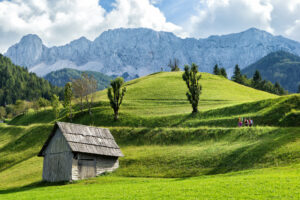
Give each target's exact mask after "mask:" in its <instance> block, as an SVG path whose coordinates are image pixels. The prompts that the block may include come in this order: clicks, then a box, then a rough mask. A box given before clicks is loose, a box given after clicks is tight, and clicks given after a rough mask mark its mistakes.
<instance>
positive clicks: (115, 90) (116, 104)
mask: <svg viewBox="0 0 300 200" xmlns="http://www.w3.org/2000/svg"><path fill="white" fill-rule="evenodd" d="M123 84H124V79H123V78H122V77H118V78H116V79H115V80H112V81H111V82H110V86H111V87H109V88H108V90H107V96H108V99H109V102H110V106H111V108H112V109H113V110H114V119H115V120H118V118H119V109H120V106H121V104H122V101H123V98H124V95H125V93H126V87H123V88H122V86H123Z"/></svg>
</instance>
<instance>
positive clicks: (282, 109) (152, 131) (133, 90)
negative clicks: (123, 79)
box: [0, 72, 300, 199]
mask: <svg viewBox="0 0 300 200" xmlns="http://www.w3.org/2000/svg"><path fill="white" fill-rule="evenodd" d="M181 75H182V72H174V73H173V72H172V73H157V74H153V75H149V76H146V77H142V78H139V79H136V80H132V81H130V82H127V83H126V87H127V89H128V92H127V93H126V96H125V100H124V105H122V106H121V112H120V120H119V121H118V122H114V121H113V116H112V111H111V109H110V108H109V103H108V100H107V98H106V91H100V92H97V94H96V97H97V98H96V99H97V102H96V103H95V105H94V107H93V110H92V111H93V117H90V116H89V115H88V113H87V112H86V111H84V112H83V113H80V112H79V111H77V112H76V113H75V118H74V120H73V122H75V123H82V124H87V125H96V126H103V127H109V128H110V130H111V132H112V134H113V135H114V137H115V139H116V141H117V143H118V144H119V145H120V147H121V150H122V152H123V153H124V154H125V157H123V158H121V159H120V168H119V169H118V170H117V171H116V172H114V173H112V174H110V175H105V176H101V177H97V178H93V179H89V180H83V181H78V182H75V183H73V184H61V183H60V184H54V185H53V184H50V185H49V184H47V183H42V182H40V181H41V174H42V159H41V158H39V157H36V154H37V153H38V151H39V150H40V148H41V146H42V145H43V143H44V141H45V140H46V138H47V137H48V135H49V133H50V131H51V129H52V126H53V123H54V117H53V114H52V113H51V111H50V110H42V111H40V112H39V113H29V114H27V115H21V116H18V117H16V118H15V119H13V120H12V121H11V122H10V124H9V125H1V126H0V177H1V180H2V181H1V182H0V195H1V197H2V198H4V199H41V198H50V199H83V198H86V199H95V198H97V199H133V198H138V199H191V198H192V199H193V198H201V199H224V198H227V199H292V198H297V197H299V194H300V188H299V184H298V182H299V181H300V178H299V177H300V176H299V175H300V165H299V164H300V163H299V162H300V124H299V121H300V120H299V119H300V117H299V116H300V112H299V111H300V95H289V96H284V97H278V96H276V95H272V94H269V93H266V92H262V91H258V90H255V89H252V88H248V87H245V86H242V85H239V84H236V83H234V82H232V81H229V80H227V79H224V78H222V77H219V76H214V75H211V74H207V73H203V74H202V77H203V79H202V80H201V84H202V86H203V91H202V96H201V103H200V107H199V108H200V111H201V112H200V113H199V114H197V115H191V114H190V113H191V106H190V105H189V104H188V102H187V100H186V97H185V91H186V86H185V85H184V83H183V81H182V79H181ZM74 108H75V110H76V106H75V107H74ZM78 110H79V109H78ZM239 116H243V117H252V118H253V119H254V123H255V127H252V128H247V127H243V128H237V127H236V126H237V119H238V117H239ZM60 120H61V121H67V119H66V118H65V117H64V111H62V112H61V119H60Z"/></svg>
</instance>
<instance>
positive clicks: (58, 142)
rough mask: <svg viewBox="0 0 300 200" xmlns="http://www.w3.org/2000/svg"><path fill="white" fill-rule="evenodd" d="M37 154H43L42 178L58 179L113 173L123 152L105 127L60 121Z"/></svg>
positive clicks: (73, 178) (77, 178)
mask: <svg viewBox="0 0 300 200" xmlns="http://www.w3.org/2000/svg"><path fill="white" fill-rule="evenodd" d="M38 156H43V157H44V166H43V180H44V181H49V182H58V181H72V180H79V179H85V178H89V177H94V176H97V175H99V174H102V173H104V172H111V171H113V170H115V169H117V168H118V167H119V161H118V158H119V157H121V156H123V154H122V152H121V150H120V148H119V146H118V145H117V144H116V142H115V140H114V137H113V136H112V135H111V133H110V131H109V130H108V129H106V128H97V127H90V126H84V125H78V124H71V123H64V122H57V123H56V124H55V126H54V128H53V131H52V133H51V135H50V136H49V138H48V139H47V141H46V143H45V144H44V146H43V147H42V149H41V151H40V153H39V154H38Z"/></svg>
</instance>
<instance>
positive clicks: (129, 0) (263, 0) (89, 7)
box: [0, 0, 300, 53]
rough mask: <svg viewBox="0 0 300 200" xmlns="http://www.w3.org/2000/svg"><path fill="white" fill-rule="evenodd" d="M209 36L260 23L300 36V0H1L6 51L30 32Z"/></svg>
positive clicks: (0, 46) (51, 38) (55, 36)
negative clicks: (122, 30) (138, 31)
mask: <svg viewBox="0 0 300 200" xmlns="http://www.w3.org/2000/svg"><path fill="white" fill-rule="evenodd" d="M120 27H123V28H138V27H144V28H151V29H154V30H156V31H168V32H173V33H174V34H175V35H177V36H179V37H182V38H185V37H195V38H206V37H208V36H210V35H224V34H229V33H236V32H241V31H244V30H246V29H248V28H252V27H255V28H258V29H261V30H265V31H268V32H270V33H272V34H274V35H282V36H284V37H287V38H290V39H293V40H297V41H300V0H0V52H2V53H4V52H6V50H7V48H9V47H10V46H11V45H13V44H15V43H17V42H18V41H19V40H20V39H21V38H22V36H24V35H26V34H37V35H38V36H39V37H40V38H41V39H42V40H43V42H44V44H45V45H47V46H49V47H50V46H54V45H64V44H67V43H69V42H70V41H72V40H74V39H77V38H80V37H81V36H85V37H86V38H88V39H90V40H94V39H95V38H96V37H98V36H99V35H100V34H101V33H102V32H104V31H106V30H108V29H114V28H120Z"/></svg>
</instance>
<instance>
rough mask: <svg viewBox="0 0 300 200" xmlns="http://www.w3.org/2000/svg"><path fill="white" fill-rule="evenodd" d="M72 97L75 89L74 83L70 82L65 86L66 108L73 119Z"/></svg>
mask: <svg viewBox="0 0 300 200" xmlns="http://www.w3.org/2000/svg"><path fill="white" fill-rule="evenodd" d="M72 98H73V91H72V83H70V82H68V83H66V85H65V88H64V108H65V109H66V110H67V115H68V117H69V119H70V121H72V117H73V116H72Z"/></svg>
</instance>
